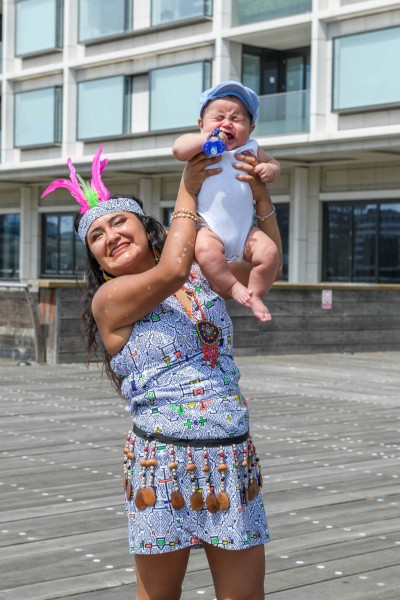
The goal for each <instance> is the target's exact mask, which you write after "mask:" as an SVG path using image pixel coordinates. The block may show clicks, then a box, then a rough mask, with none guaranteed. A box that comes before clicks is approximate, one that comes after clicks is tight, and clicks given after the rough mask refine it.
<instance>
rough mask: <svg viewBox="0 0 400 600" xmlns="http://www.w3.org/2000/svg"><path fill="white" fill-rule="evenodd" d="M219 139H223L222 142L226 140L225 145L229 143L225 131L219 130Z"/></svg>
mask: <svg viewBox="0 0 400 600" xmlns="http://www.w3.org/2000/svg"><path fill="white" fill-rule="evenodd" d="M219 139H220V140H221V142H224V144H225V146H226V145H227V143H228V136H227V135H226V133H224V132H223V131H220V132H219Z"/></svg>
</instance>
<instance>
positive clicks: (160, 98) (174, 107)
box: [150, 62, 211, 131]
mask: <svg viewBox="0 0 400 600" xmlns="http://www.w3.org/2000/svg"><path fill="white" fill-rule="evenodd" d="M209 87H211V65H210V63H208V62H196V63H187V64H184V65H178V66H177V67H167V68H163V69H155V70H154V71H150V130H151V131H157V130H162V129H175V128H180V127H195V126H197V119H198V118H199V97H200V94H201V92H202V91H203V90H205V89H207V88H209Z"/></svg>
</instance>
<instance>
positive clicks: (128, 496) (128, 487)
mask: <svg viewBox="0 0 400 600" xmlns="http://www.w3.org/2000/svg"><path fill="white" fill-rule="evenodd" d="M131 497H132V484H131V482H130V481H128V483H127V484H126V499H127V500H130V499H131Z"/></svg>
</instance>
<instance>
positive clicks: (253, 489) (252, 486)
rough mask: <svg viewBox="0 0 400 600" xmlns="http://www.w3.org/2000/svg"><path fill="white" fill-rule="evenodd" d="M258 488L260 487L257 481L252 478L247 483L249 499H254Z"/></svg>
mask: <svg viewBox="0 0 400 600" xmlns="http://www.w3.org/2000/svg"><path fill="white" fill-rule="evenodd" d="M259 490H260V488H259V487H258V483H257V481H256V480H255V479H253V480H252V482H251V483H250V485H249V500H254V498H255V497H256V496H257V494H258V492H259Z"/></svg>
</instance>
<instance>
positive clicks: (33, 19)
mask: <svg viewBox="0 0 400 600" xmlns="http://www.w3.org/2000/svg"><path fill="white" fill-rule="evenodd" d="M32 23H34V24H35V26H34V27H32ZM62 33H63V0H19V1H18V2H16V3H15V54H16V55H17V56H23V55H25V54H33V53H36V52H44V51H48V50H53V49H56V48H61V46H62Z"/></svg>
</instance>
